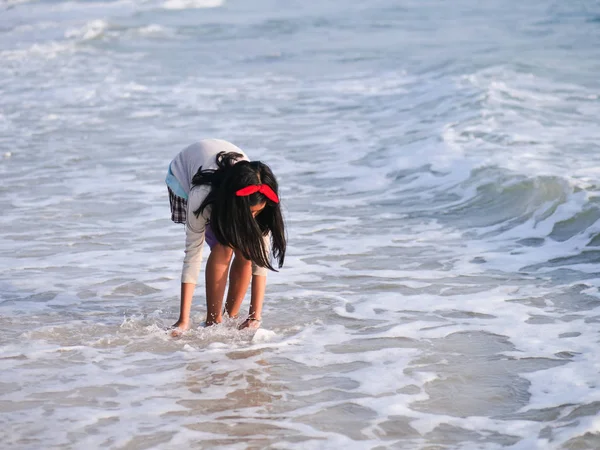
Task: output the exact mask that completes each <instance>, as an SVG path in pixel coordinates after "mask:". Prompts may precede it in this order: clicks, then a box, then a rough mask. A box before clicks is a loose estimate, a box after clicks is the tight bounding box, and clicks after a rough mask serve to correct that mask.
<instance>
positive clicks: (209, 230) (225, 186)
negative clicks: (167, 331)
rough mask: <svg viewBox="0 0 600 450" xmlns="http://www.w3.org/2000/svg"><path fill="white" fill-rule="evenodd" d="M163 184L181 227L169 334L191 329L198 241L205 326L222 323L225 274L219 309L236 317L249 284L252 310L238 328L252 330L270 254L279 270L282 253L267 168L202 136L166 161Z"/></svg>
mask: <svg viewBox="0 0 600 450" xmlns="http://www.w3.org/2000/svg"><path fill="white" fill-rule="evenodd" d="M166 182H167V186H168V189H169V200H170V204H171V220H173V222H175V223H185V225H186V227H185V231H186V237H185V257H184V259H183V271H182V275H181V309H180V313H179V320H178V321H177V322H176V323H175V324H174V325H173V328H175V330H174V333H173V334H174V335H177V334H180V333H181V332H183V331H185V330H187V329H188V328H189V326H190V310H191V306H192V296H193V293H194V289H195V287H196V281H197V279H198V274H199V272H200V262H201V258H202V246H203V244H204V241H206V243H207V244H208V245H209V247H210V250H211V251H210V256H209V257H208V261H207V263H206V274H205V285H206V310H207V316H206V325H207V326H209V325H213V324H216V323H220V322H221V321H222V320H223V310H222V304H223V296H224V294H225V285H226V283H227V274H228V273H229V291H228V293H227V300H226V302H225V311H224V312H226V313H227V315H228V316H229V317H237V315H238V312H239V310H240V307H241V305H242V301H243V299H244V295H245V294H246V291H247V290H248V285H249V284H250V280H251V279H252V290H251V301H250V313H249V315H248V318H247V319H246V320H245V321H244V323H243V324H242V325H241V326H240V328H258V327H259V326H260V322H261V317H262V316H261V314H262V305H263V299H264V295H265V287H266V284H267V277H266V275H267V269H269V270H275V269H274V268H273V266H272V265H271V262H270V261H271V254H272V255H273V257H274V258H275V259H276V260H277V262H278V266H279V267H280V268H281V267H282V266H283V261H284V258H285V249H286V237H285V229H284V224H283V218H282V215H281V207H280V204H279V193H278V191H279V189H278V185H277V180H276V179H275V176H274V175H273V173H272V172H271V169H269V167H268V166H267V165H266V164H263V163H262V162H260V161H250V160H249V159H248V157H247V156H246V154H245V153H244V152H243V151H242V150H241V149H239V148H238V147H236V146H235V145H233V144H231V143H230V142H227V141H223V140H220V139H205V140H202V141H200V142H198V143H196V144H192V145H190V146H189V147H187V148H185V149H184V150H183V151H181V152H180V153H179V154H178V155H177V156H176V157H175V158H174V159H173V161H171V164H170V166H169V171H168V174H167V179H166ZM271 241H272V244H271ZM232 257H233V263H232V264H231V269H229V264H230V262H231V259H232Z"/></svg>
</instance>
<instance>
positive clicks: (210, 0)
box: [163, 0, 224, 9]
mask: <svg viewBox="0 0 600 450" xmlns="http://www.w3.org/2000/svg"><path fill="white" fill-rule="evenodd" d="M223 3H224V1H223V0H167V1H165V2H164V3H163V8H165V9H201V8H218V7H220V6H223Z"/></svg>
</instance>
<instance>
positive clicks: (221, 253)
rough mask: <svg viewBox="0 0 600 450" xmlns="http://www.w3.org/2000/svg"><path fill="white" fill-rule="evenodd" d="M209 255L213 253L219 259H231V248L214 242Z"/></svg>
mask: <svg viewBox="0 0 600 450" xmlns="http://www.w3.org/2000/svg"><path fill="white" fill-rule="evenodd" d="M210 253H211V255H212V254H214V255H215V257H217V258H218V259H220V260H222V261H223V260H225V261H231V257H232V255H233V249H232V248H231V247H227V246H225V245H223V244H215V245H214V246H213V248H211V250H210Z"/></svg>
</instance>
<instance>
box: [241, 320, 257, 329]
mask: <svg viewBox="0 0 600 450" xmlns="http://www.w3.org/2000/svg"><path fill="white" fill-rule="evenodd" d="M259 327H260V320H258V319H246V320H244V323H243V324H241V325H240V326H239V328H238V329H239V330H243V329H244V328H250V329H251V330H256V329H258V328H259Z"/></svg>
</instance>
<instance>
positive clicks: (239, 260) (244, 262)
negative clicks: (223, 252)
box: [233, 250, 252, 267]
mask: <svg viewBox="0 0 600 450" xmlns="http://www.w3.org/2000/svg"><path fill="white" fill-rule="evenodd" d="M233 262H234V263H235V264H238V265H239V266H241V267H252V261H250V260H249V259H246V258H244V255H242V253H241V252H238V251H237V250H236V251H235V259H234V260H233Z"/></svg>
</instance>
